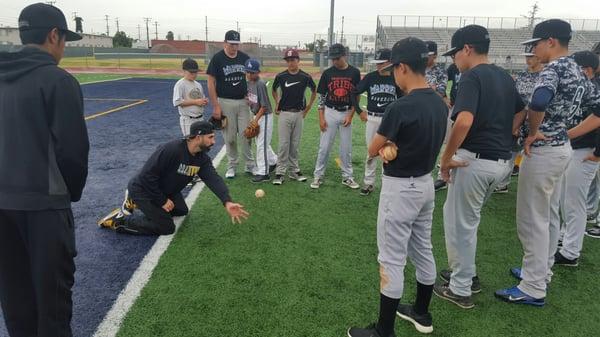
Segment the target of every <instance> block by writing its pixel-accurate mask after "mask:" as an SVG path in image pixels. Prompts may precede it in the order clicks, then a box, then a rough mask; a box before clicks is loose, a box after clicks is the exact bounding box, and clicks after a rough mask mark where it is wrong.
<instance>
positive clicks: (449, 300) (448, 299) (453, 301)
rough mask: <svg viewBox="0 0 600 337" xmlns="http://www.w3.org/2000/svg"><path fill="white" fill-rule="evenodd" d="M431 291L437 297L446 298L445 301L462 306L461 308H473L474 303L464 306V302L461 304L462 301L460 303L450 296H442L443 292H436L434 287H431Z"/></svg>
mask: <svg viewBox="0 0 600 337" xmlns="http://www.w3.org/2000/svg"><path fill="white" fill-rule="evenodd" d="M433 293H434V294H435V295H436V296H437V297H439V298H441V299H443V300H446V301H448V302H451V303H454V304H456V305H457V306H459V307H460V308H463V309H473V308H474V307H475V304H471V305H469V306H466V305H464V304H462V303H460V302H458V301H456V300H455V299H453V298H451V297H446V296H444V295H443V294H438V292H437V291H436V290H435V288H434V289H433Z"/></svg>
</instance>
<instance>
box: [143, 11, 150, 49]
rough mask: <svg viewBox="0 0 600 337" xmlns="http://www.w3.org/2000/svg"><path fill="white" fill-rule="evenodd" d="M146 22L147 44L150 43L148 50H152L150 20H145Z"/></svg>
mask: <svg viewBox="0 0 600 337" xmlns="http://www.w3.org/2000/svg"><path fill="white" fill-rule="evenodd" d="M144 21H146V42H147V43H148V49H150V29H149V28H148V22H150V18H144Z"/></svg>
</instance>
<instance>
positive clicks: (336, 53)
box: [329, 43, 346, 59]
mask: <svg viewBox="0 0 600 337" xmlns="http://www.w3.org/2000/svg"><path fill="white" fill-rule="evenodd" d="M342 56H346V47H344V45H343V44H341V43H334V44H332V45H331V47H329V58H331V59H333V58H338V57H342Z"/></svg>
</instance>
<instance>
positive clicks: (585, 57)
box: [573, 50, 600, 71]
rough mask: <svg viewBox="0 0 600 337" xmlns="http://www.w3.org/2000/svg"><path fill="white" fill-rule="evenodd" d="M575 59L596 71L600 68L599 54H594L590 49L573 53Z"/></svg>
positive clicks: (579, 63) (581, 65) (582, 65)
mask: <svg viewBox="0 0 600 337" xmlns="http://www.w3.org/2000/svg"><path fill="white" fill-rule="evenodd" d="M573 59H574V60H575V62H577V64H578V65H579V66H580V67H583V68H587V67H590V68H592V69H593V70H594V71H596V70H597V69H598V65H599V64H600V60H598V55H596V54H594V53H593V52H591V51H589V50H584V51H578V52H576V53H574V54H573Z"/></svg>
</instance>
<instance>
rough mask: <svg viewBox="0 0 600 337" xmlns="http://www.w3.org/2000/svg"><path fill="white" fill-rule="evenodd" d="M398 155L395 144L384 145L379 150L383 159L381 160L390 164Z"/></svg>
mask: <svg viewBox="0 0 600 337" xmlns="http://www.w3.org/2000/svg"><path fill="white" fill-rule="evenodd" d="M397 155H398V148H397V147H396V144H394V143H386V144H385V145H384V146H383V148H382V149H381V157H382V158H383V160H385V161H387V162H390V161H392V160H394V159H396V156H397Z"/></svg>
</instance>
